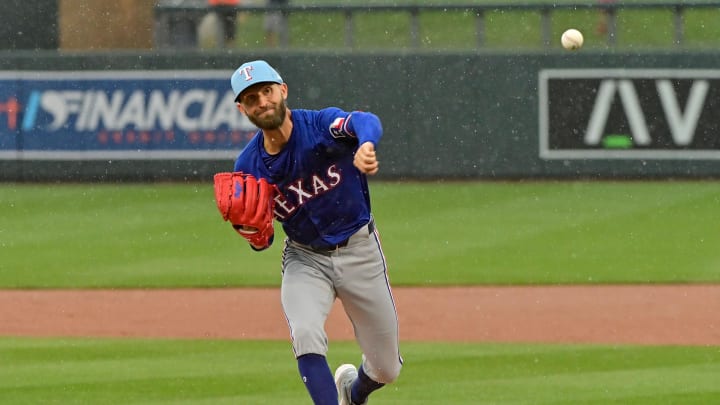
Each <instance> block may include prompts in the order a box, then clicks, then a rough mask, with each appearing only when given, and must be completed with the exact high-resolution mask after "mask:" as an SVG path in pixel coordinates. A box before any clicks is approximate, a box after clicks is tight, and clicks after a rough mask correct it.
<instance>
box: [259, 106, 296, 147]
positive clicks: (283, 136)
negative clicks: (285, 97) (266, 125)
mask: <svg viewBox="0 0 720 405" xmlns="http://www.w3.org/2000/svg"><path fill="white" fill-rule="evenodd" d="M292 129H293V124H292V120H291V119H290V111H289V110H288V116H287V117H286V119H285V121H283V123H282V125H281V126H280V127H279V128H277V129H269V130H263V146H264V147H265V152H267V153H269V154H271V155H275V154H278V153H280V151H282V150H283V148H284V147H285V145H286V144H287V143H288V140H290V135H291V134H292Z"/></svg>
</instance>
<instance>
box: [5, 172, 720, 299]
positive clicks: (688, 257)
mask: <svg viewBox="0 0 720 405" xmlns="http://www.w3.org/2000/svg"><path fill="white" fill-rule="evenodd" d="M372 192H373V201H372V202H373V206H374V213H375V216H376V217H377V219H378V221H377V222H378V227H379V230H380V233H381V236H382V240H383V246H384V248H385V252H386V256H387V258H388V261H389V265H390V272H391V277H392V280H393V283H395V284H397V285H452V284H563V283H685V282H717V281H718V280H720V272H719V271H718V269H720V252H718V249H717V246H719V245H720V234H719V233H718V232H717V230H716V229H715V228H716V226H715V225H713V224H716V223H717V219H716V218H717V212H718V207H719V205H720V187H718V184H717V183H716V182H596V183H593V182H526V183H522V182H516V183H513V182H508V183H506V182H468V183H442V182H440V183H434V182H428V183H421V182H420V183H386V182H372ZM276 231H277V233H278V234H277V238H276V243H275V244H274V245H273V247H272V248H271V249H269V250H267V251H264V252H261V253H255V252H253V251H252V250H250V248H249V247H248V246H247V245H246V243H245V242H244V240H243V239H242V238H241V237H239V236H237V235H236V234H235V233H234V232H233V231H232V230H231V229H230V227H229V225H228V224H227V223H224V222H223V221H222V219H221V218H220V215H219V213H218V212H217V209H216V208H215V203H214V200H213V193H212V185H211V184H209V183H208V184H182V185H181V184H133V185H112V184H73V185H55V184H41V185H28V184H21V185H12V184H3V185H0V257H2V261H0V287H10V288H16V287H26V288H46V287H53V288H54V287H160V286H177V287H187V286H209V287H221V286H241V285H253V286H276V285H278V283H279V277H280V250H281V247H282V240H283V239H284V236H283V233H282V229H281V227H280V226H279V224H278V225H277V226H276Z"/></svg>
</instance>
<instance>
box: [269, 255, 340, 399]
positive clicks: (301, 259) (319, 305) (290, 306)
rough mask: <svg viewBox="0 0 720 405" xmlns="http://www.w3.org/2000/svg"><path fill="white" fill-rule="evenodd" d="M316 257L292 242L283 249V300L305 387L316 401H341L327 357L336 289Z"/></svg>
mask: <svg viewBox="0 0 720 405" xmlns="http://www.w3.org/2000/svg"><path fill="white" fill-rule="evenodd" d="M318 267H322V266H321V265H320V264H319V263H318V262H317V261H316V260H311V259H310V258H309V257H308V256H307V255H306V254H305V253H304V252H302V251H300V250H298V249H294V248H292V247H290V246H286V247H285V251H284V252H283V279H282V285H281V300H282V306H283V311H284V312H285V317H286V319H287V322H288V326H289V328H290V335H291V338H292V345H293V351H294V352H295V356H296V358H297V361H298V370H299V371H300V376H301V378H302V381H303V383H304V384H305V387H306V388H307V390H308V392H309V394H310V396H311V397H312V399H313V402H314V403H315V404H337V390H336V388H335V380H334V378H333V375H332V371H331V370H330V366H329V365H328V362H327V359H326V357H325V355H326V353H327V335H326V333H325V328H324V326H325V321H326V319H327V316H328V314H329V313H330V309H331V308H332V305H333V301H334V300H335V292H334V289H333V286H332V282H331V281H330V279H329V278H328V277H326V276H325V273H324V272H323V270H322V269H321V268H318Z"/></svg>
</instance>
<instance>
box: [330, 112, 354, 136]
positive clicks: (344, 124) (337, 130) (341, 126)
mask: <svg viewBox="0 0 720 405" xmlns="http://www.w3.org/2000/svg"><path fill="white" fill-rule="evenodd" d="M348 122H350V115H348V116H347V117H338V118H335V121H333V122H332V124H330V134H331V135H332V136H333V138H347V137H352V138H354V137H355V134H353V133H352V132H350V130H349V129H348Z"/></svg>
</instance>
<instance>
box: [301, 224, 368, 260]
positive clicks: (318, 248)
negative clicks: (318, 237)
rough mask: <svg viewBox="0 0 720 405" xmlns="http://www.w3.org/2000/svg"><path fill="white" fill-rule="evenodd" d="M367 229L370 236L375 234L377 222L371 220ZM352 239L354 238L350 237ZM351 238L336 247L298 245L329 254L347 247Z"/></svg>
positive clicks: (335, 245)
mask: <svg viewBox="0 0 720 405" xmlns="http://www.w3.org/2000/svg"><path fill="white" fill-rule="evenodd" d="M363 226H364V225H363ZM367 227H368V235H369V234H371V233H373V232H375V220H374V219H370V222H368V223H367ZM353 235H354V234H353ZM350 238H352V236H350ZM350 238H347V239H345V240H344V241H341V242H339V243H336V244H334V245H303V244H302V243H298V245H300V246H302V247H304V248H306V249H310V250H312V251H315V252H318V253H327V252H332V251H334V250H338V249H340V248H342V247H345V246H347V244H348V242H349V241H350ZM296 243H297V242H296Z"/></svg>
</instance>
